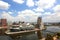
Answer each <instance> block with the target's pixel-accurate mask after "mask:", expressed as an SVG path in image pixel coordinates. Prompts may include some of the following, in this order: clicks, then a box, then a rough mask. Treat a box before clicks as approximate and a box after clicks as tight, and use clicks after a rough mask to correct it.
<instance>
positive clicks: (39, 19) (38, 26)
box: [37, 17, 42, 28]
mask: <svg viewBox="0 0 60 40" xmlns="http://www.w3.org/2000/svg"><path fill="white" fill-rule="evenodd" d="M41 22H42V18H41V17H38V19H37V28H40V26H41Z"/></svg>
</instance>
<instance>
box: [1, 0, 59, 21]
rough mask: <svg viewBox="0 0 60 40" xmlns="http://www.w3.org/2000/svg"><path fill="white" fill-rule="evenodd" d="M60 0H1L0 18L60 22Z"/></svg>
mask: <svg viewBox="0 0 60 40" xmlns="http://www.w3.org/2000/svg"><path fill="white" fill-rule="evenodd" d="M59 11H60V0H0V15H1V16H0V18H6V19H7V20H8V21H26V22H36V21H37V17H39V16H42V20H43V21H44V22H60V18H59V17H60V13H59Z"/></svg>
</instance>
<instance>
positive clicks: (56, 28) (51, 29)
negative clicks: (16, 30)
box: [0, 26, 60, 40]
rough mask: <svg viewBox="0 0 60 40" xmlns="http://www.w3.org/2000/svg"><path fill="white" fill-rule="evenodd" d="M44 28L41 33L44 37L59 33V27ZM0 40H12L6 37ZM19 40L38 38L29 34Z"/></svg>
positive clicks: (0, 37)
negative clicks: (48, 34)
mask: <svg viewBox="0 0 60 40" xmlns="http://www.w3.org/2000/svg"><path fill="white" fill-rule="evenodd" d="M46 27H47V29H46V30H44V31H42V33H43V35H44V36H46V34H47V33H55V32H60V27H59V26H46ZM0 40H12V39H11V38H10V37H8V36H0ZM19 40H38V37H37V34H31V35H27V36H23V37H21V38H20V39H19Z"/></svg>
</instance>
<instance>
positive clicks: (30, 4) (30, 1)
mask: <svg viewBox="0 0 60 40" xmlns="http://www.w3.org/2000/svg"><path fill="white" fill-rule="evenodd" d="M26 5H27V6H28V7H32V6H34V1H33V0H27V2H26Z"/></svg>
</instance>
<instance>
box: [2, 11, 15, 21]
mask: <svg viewBox="0 0 60 40" xmlns="http://www.w3.org/2000/svg"><path fill="white" fill-rule="evenodd" d="M2 18H5V19H7V20H8V21H13V20H14V17H13V16H11V15H10V14H9V13H8V12H5V11H4V12H3V13H2Z"/></svg>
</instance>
